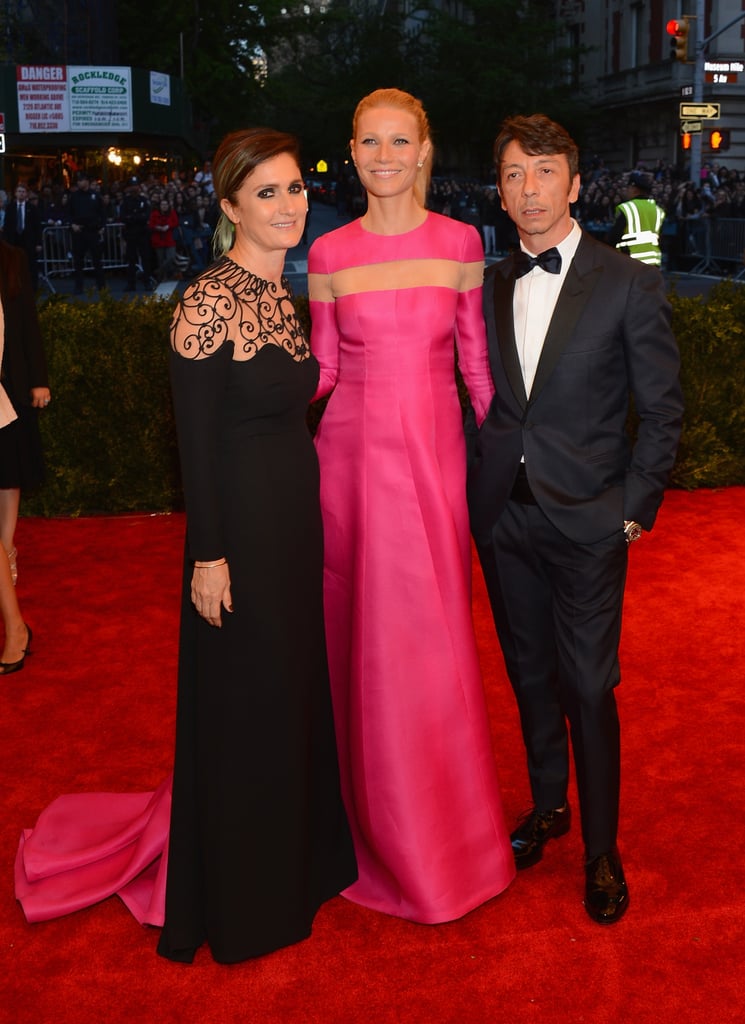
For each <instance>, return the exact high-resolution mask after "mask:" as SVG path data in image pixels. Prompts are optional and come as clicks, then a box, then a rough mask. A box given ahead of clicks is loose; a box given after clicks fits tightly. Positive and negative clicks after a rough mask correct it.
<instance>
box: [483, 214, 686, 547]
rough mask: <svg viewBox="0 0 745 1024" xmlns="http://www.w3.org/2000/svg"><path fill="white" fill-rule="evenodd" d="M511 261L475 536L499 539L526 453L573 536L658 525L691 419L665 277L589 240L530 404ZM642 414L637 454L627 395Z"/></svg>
mask: <svg viewBox="0 0 745 1024" xmlns="http://www.w3.org/2000/svg"><path fill="white" fill-rule="evenodd" d="M514 282H515V276H514V270H513V261H512V257H508V258H507V259H506V260H503V261H502V262H501V263H498V264H495V265H494V266H492V267H489V269H488V270H487V272H486V276H485V283H484V314H485V317H486V325H487V334H488V343H489V358H490V363H491V370H492V376H493V378H494V384H495V387H496V393H495V396H494V399H493V401H492V404H491V408H490V411H489V414H488V416H487V418H486V420H485V421H484V423H483V424H482V426H481V430H480V431H479V433H478V437H477V440H476V444H475V451H474V454H473V457H472V460H471V465H470V468H469V482H468V498H469V507H470V512H471V524H472V529H473V532H474V536H475V537H476V540H477V541H478V542H480V543H489V538H490V534H491V529H492V526H493V524H494V523H495V521H496V520H497V518H498V517H499V514H500V512H501V510H502V508H503V507H504V504H505V502H506V501H507V499H508V497H509V494H510V491H511V489H512V485H513V483H514V480H515V476H516V474H517V471H518V467H519V464H520V458H521V456H522V455H523V454H524V455H525V464H526V471H527V474H528V479H529V482H530V486H531V489H532V491H533V493H534V495H535V497H536V500H537V502H538V504H539V505H540V507H541V509H542V510H543V512H544V513H545V514H546V516H547V517H548V518H549V519H550V520H551V522H552V523H553V524H554V525H555V526H556V527H557V529H558V530H560V531H561V533H563V534H564V535H565V536H566V537H569V538H570V539H571V540H574V541H577V542H579V543H587V544H590V543H594V542H596V541H599V540H601V539H602V538H604V537H608V536H610V535H611V534H612V533H613V532H614V531H616V530H620V529H622V528H623V521H624V520H625V519H633V520H636V521H637V522H639V523H640V524H641V525H642V526H643V527H644V528H645V529H647V530H649V529H651V527H652V525H653V523H654V520H655V516H656V514H657V510H658V508H659V506H660V503H661V502H662V498H663V492H664V488H665V484H666V483H667V480H668V476H669V474H670V470H671V469H672V466H673V462H674V460H675V452H676V449H677V444H678V438H679V435H680V427H681V420H682V414H683V401H682V396H681V391H680V385H679V381H678V370H679V355H678V348H677V344H676V342H675V338H674V337H673V334H672V331H671V327H670V305H669V303H668V301H667V298H666V295H665V289H664V282H663V279H662V275H661V274H660V273H659V271H657V270H655V269H654V268H652V267H649V266H647V265H645V264H643V263H640V262H638V261H637V260H632V259H630V258H629V257H628V256H625V255H623V254H621V253H619V252H616V250H614V249H611V248H610V247H609V246H607V245H605V244H604V243H602V242H598V241H596V240H595V239H593V238H592V237H591V236H590V235H588V234H585V233H584V232H583V234H582V239H581V241H580V244H579V247H578V249H577V252H576V254H575V257H574V259H573V260H572V264H571V266H570V267H569V270H568V273H567V276H566V278H565V280H564V285H563V287H562V289H561V293H560V295H559V299H558V302H557V305H556V309H555V311H554V315H553V318H552V320H551V323H550V325H549V329H548V332H547V335H546V339H545V343H544V346H543V352H542V354H541V357H540V361H539V363H538V368H537V371H536V376H535V382H534V384H533V388H532V391H531V395H530V398H527V396H526V394H525V388H524V384H523V379H522V374H521V371H520V364H519V361H518V355H517V348H516V345H515V333H514V325H513V317H512V296H513V291H514ZM630 395H632V396H633V399H634V404H635V407H636V411H637V413H638V415H639V417H640V423H639V430H638V437H637V440H636V443H635V444H634V446H633V448H632V445H631V442H630V439H629V436H628V433H627V429H626V424H627V417H628V410H629V396H630Z"/></svg>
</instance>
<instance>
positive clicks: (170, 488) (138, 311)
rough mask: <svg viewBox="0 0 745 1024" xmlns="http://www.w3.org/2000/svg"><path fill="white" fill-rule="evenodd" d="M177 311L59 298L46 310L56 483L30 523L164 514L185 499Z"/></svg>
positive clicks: (28, 505)
mask: <svg viewBox="0 0 745 1024" xmlns="http://www.w3.org/2000/svg"><path fill="white" fill-rule="evenodd" d="M174 305H175V303H173V302H166V301H163V300H162V299H158V298H155V297H149V298H147V299H145V300H144V301H138V302H122V301H120V300H117V299H115V298H113V296H112V295H111V294H109V293H108V292H103V293H102V294H101V296H100V298H99V300H98V302H91V303H87V304H86V303H81V302H67V301H65V300H64V299H62V298H61V297H59V296H53V297H52V298H51V299H49V300H47V301H46V302H44V303H43V305H42V306H41V307H40V310H39V319H40V322H41V330H42V335H43V337H44V343H45V350H46V355H47V363H48V366H49V381H50V387H51V391H52V402H51V404H50V405H49V407H48V409H46V410H45V411H44V412H43V413H41V414H40V423H41V432H42V441H43V444H44V453H45V458H46V463H47V479H46V481H45V483H44V484H43V486H42V487H40V488H39V490H38V491H36V492H35V493H33V494H28V495H24V500H23V506H22V511H23V513H24V514H27V515H45V516H52V515H80V514H90V513H96V512H130V511H135V510H163V509H171V508H174V507H177V505H178V502H179V500H180V497H179V492H180V484H179V473H178V455H177V450H176V440H175V427H174V423H173V414H172V409H171V397H170V391H169V384H168V340H167V339H168V325H169V323H170V320H171V316H172V313H173V308H174Z"/></svg>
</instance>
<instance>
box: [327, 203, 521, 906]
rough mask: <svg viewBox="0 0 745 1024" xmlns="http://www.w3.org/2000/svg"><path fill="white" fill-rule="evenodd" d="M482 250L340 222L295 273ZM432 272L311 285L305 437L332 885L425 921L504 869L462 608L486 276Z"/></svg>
mask: <svg viewBox="0 0 745 1024" xmlns="http://www.w3.org/2000/svg"><path fill="white" fill-rule="evenodd" d="M482 259H483V254H482V251H481V245H480V241H479V238H478V235H477V233H476V232H475V230H474V229H473V228H469V227H467V226H466V225H463V224H459V223H457V222H454V221H450V220H448V219H447V218H444V217H440V216H438V215H436V214H429V215H428V218H427V221H426V222H425V223H424V225H423V226H421V227H420V228H418V229H416V230H414V231H412V232H409V233H407V234H405V235H398V236H378V235H371V234H369V233H367V232H365V231H364V229H363V228H362V227H361V226H360V224H359V222H353V223H352V224H349V225H347V226H345V227H343V228H341V229H339V230H337V231H335V232H332V233H331V234H329V235H326V236H323V237H321V238H320V239H319V240H318V241H317V242H316V243H315V244H314V246H313V249H312V251H311V254H310V263H309V271H310V273H311V274H314V273H315V274H320V275H329V276H330V280H331V282H332V290H333V288H334V287H335V286H336V281H337V278H335V276H334V275H336V274H337V272H338V271H340V270H342V269H343V268H345V267H363V266H366V265H371V264H376V265H378V269H377V270H376V273H377V275H378V278H377V279H380V276H381V275H380V270H379V265H380V264H381V263H385V262H392V263H396V264H398V265H400V266H401V267H404V266H405V268H406V273H408V274H409V277H408V278H407V280H410V279H411V274H412V273H413V274H418V275H420V276H423V279H424V281H425V282H426V277H427V268H426V261H428V260H437V261H438V262H439V263H440V265H441V261H442V260H451V261H452V264H453V280H454V282H457V280H458V277H459V269H458V268H459V265H460V263H461V262H476V261H479V260H482ZM412 268H413V269H412ZM395 277H396V272H395V271H394V272H393V273H392V274H391V275H390V280H391V281H392V282H393V281H394V280H395ZM442 278H443V275H442V272H441V271H440V272H439V276H438V282H439V283H438V285H437V286H436V287H427V286H426V283H425V284H424V285H417V286H416V287H407V288H399V287H395V286H393V284H392V285H391V287H390V288H387V289H383V290H379V291H361V292H359V293H357V294H345V295H341V296H340V297H337V298H336V301H335V302H328V301H312V302H311V315H312V321H313V332H312V338H311V346H312V349H313V352H314V354H315V355H316V357H317V358H318V359H319V361H320V363H321V386H320V392H321V393H323V392H327V391H329V390H331V389H332V388H333V392H332V394H331V397H330V399H329V402H328V405H327V408H326V410H325V412H324V415H323V419H322V421H321V426H320V430H319V432H318V434H317V449H318V455H319V458H320V462H321V503H322V510H323V517H324V538H325V576H324V588H325V608H326V631H327V645H328V650H329V663H330V673H331V689H332V696H333V700H334V714H335V719H336V727H337V742H338V748H339V757H340V764H341V776H342V792H343V796H344V800H345V804H346V808H347V814H348V816H349V819H350V824H351V827H352V834H353V837H354V841H355V852H356V855H357V861H358V865H359V880H358V882H356V883H355V884H354V885H353V886H351V888H349V889H347V890H346V891H345V893H344V895H345V896H347V897H348V898H349V899H351V900H353V901H355V902H358V903H361V904H363V905H365V906H368V907H371V908H374V909H377V910H382V911H385V912H387V913H390V914H395V915H397V916H400V917H404V918H408V919H410V920H414V921H421V922H425V923H436V922H440V921H447V920H452V919H455V918H458V917H460V916H462V915H463V914H465V913H466V912H468V911H469V910H472V909H473V908H474V907H476V906H478V905H480V904H481V903H483V902H484V901H485V900H487V899H489V898H490V897H492V896H495V895H496V894H497V893H499V892H501V891H502V890H503V889H504V888H505V887H506V886H507V885H508V884H509V882H510V881H511V879H512V878H513V876H514V870H515V869H514V863H513V857H512V851H511V848H510V844H509V836H508V834H507V830H506V826H505V822H504V815H503V811H502V803H501V797H500V793H499V787H498V782H497V773H496V767H495V760H494V756H493V752H492V746H491V736H490V731H489V723H488V718H487V711H486V704H485V698H484V692H483V686H482V681H481V673H480V667H479V661H478V655H477V650H476V642H475V636H474V630H473V623H472V619H471V549H470V537H469V525H468V514H467V509H466V499H465V469H466V457H465V441H464V435H463V427H462V414H461V408H460V404H459V400H458V394H457V389H456V383H455V368H454V335H456V334H457V342H458V353H459V361H460V367H461V370H462V372H463V375H464V377H465V379H466V382H467V384H468V386H469V390H470V394H471V397H472V401H473V404H474V407H475V409H476V412H477V416H478V419H479V421H481V419H483V417H484V415H485V412H486V409H487V407H488V404H489V401H490V399H491V396H492V393H493V385H492V383H491V378H490V375H489V369H488V363H487V350H486V340H485V333H484V324H483V319H482V314H481V289H480V288H478V287H476V288H472V289H471V290H468V291H460V290H459V289H458V287H457V284H454V285H453V286H452V287H447V286H443V285H442V283H441V282H442ZM347 279H348V278H347ZM338 280H339V281H341V282H343V280H344V278H343V277H339V278H338ZM312 297H313V295H312V292H311V298H312Z"/></svg>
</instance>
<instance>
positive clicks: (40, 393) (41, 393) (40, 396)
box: [31, 388, 52, 409]
mask: <svg viewBox="0 0 745 1024" xmlns="http://www.w3.org/2000/svg"><path fill="white" fill-rule="evenodd" d="M51 400H52V393H51V392H50V390H49V388H31V404H32V405H33V407H34V409H46V407H47V406H48V405H49V403H50V402H51Z"/></svg>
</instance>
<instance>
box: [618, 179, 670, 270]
mask: <svg viewBox="0 0 745 1024" xmlns="http://www.w3.org/2000/svg"><path fill="white" fill-rule="evenodd" d="M650 192H651V182H650V180H649V177H648V176H647V175H646V174H642V173H641V172H640V171H632V173H631V174H630V175H629V180H628V184H627V186H626V197H627V198H626V200H625V201H624V202H623V203H619V204H618V206H617V207H616V221H615V223H614V225H613V227H612V228H611V229H610V231H609V232H608V238H607V241H608V243H609V244H610V245H614V246H615V247H616V249H620V250H621V252H626V253H628V255H629V256H631V257H632V259H635V260H641V262H642V263H649V264H651V265H652V266H653V267H659V266H660V265H661V264H662V252H661V250H660V231H661V230H662V222H663V220H664V219H665V211H664V210H663V209H662V208H661V207H659V206H658V205H657V203H656V202H655V201H654V199H652V197H651V195H650Z"/></svg>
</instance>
